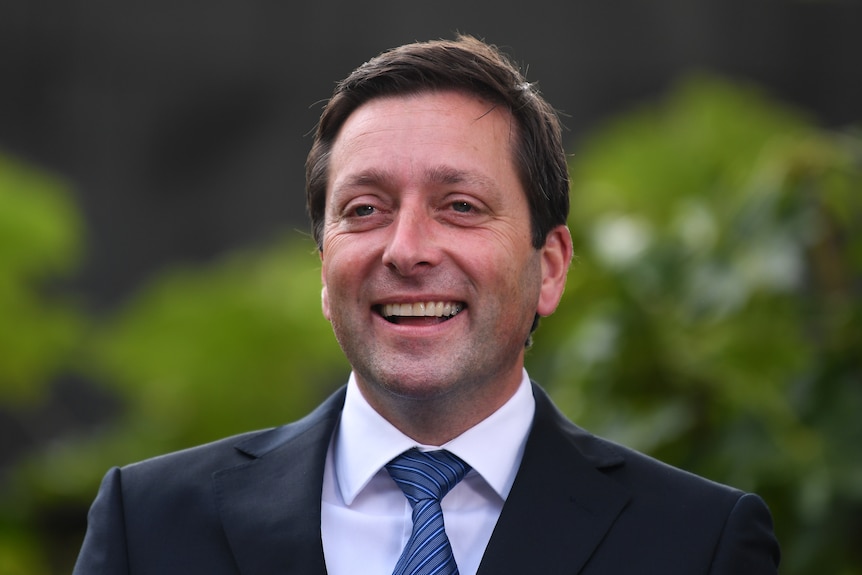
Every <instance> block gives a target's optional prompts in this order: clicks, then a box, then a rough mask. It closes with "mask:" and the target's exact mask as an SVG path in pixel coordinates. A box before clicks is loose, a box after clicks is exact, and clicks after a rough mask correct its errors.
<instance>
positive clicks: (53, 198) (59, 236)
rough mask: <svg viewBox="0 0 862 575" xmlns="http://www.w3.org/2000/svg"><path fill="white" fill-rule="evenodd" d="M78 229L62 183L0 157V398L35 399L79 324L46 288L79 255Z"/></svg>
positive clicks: (65, 357)
mask: <svg viewBox="0 0 862 575" xmlns="http://www.w3.org/2000/svg"><path fill="white" fill-rule="evenodd" d="M81 243H82V226H81V221H80V218H79V217H78V214H77V212H76V208H75V206H74V204H73V203H72V199H71V198H70V197H69V195H68V194H67V193H66V187H65V184H64V183H63V182H62V180H59V179H57V178H54V177H51V176H48V175H45V174H41V173H38V172H36V171H34V170H32V169H29V168H28V167H27V166H25V165H23V164H21V163H20V162H17V161H15V160H13V159H11V158H8V157H4V156H2V155H0V402H2V403H3V404H12V405H21V404H22V403H32V402H36V401H39V400H40V399H41V398H42V394H43V392H44V390H45V387H46V385H48V384H49V383H50V381H51V378H52V377H53V376H55V375H56V373H57V371H58V370H60V369H62V367H63V366H64V365H65V364H66V363H67V362H68V361H69V360H70V359H71V354H72V352H73V349H74V347H75V345H76V341H77V340H78V339H79V338H80V336H81V334H82V330H83V329H84V325H85V322H84V317H83V315H82V314H81V313H80V311H79V309H78V308H77V307H76V306H75V305H74V302H70V301H66V300H65V299H64V298H62V297H60V296H58V295H57V294H56V293H55V294H52V293H51V288H52V285H51V282H52V281H54V282H56V281H57V280H58V279H60V278H62V277H63V276H64V275H65V274H68V273H69V272H71V271H72V270H73V269H74V266H75V265H76V264H77V262H78V259H79V257H80V251H81Z"/></svg>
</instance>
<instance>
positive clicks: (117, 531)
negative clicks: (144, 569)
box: [72, 467, 129, 575]
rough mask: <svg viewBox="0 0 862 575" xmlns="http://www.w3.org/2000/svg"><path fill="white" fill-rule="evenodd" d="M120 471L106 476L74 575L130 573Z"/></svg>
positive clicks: (118, 574) (120, 574) (93, 506)
mask: <svg viewBox="0 0 862 575" xmlns="http://www.w3.org/2000/svg"><path fill="white" fill-rule="evenodd" d="M120 477H121V476H120V470H119V469H118V468H116V467H115V468H113V469H111V470H110V471H108V473H107V474H106V475H105V478H104V479H103V480H102V486H101V487H100V488H99V493H98V495H96V499H95V501H93V505H92V506H91V507H90V513H89V515H88V518H87V534H86V535H85V536H84V544H83V545H82V546H81V552H80V553H79V555H78V561H77V562H76V563H75V569H74V571H73V572H72V573H73V575H101V574H104V575H108V574H110V575H122V574H124V573H128V572H129V561H128V552H127V549H126V527H125V525H126V523H125V516H124V512H123V496H122V486H121V479H120Z"/></svg>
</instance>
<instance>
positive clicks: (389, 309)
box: [383, 301, 463, 317]
mask: <svg viewBox="0 0 862 575" xmlns="http://www.w3.org/2000/svg"><path fill="white" fill-rule="evenodd" d="M462 307H463V306H462V305H461V304H460V303H455V302H442V301H438V302H432V301H429V302H424V303H423V302H420V303H388V304H385V305H384V306H383V315H384V316H386V317H391V316H395V315H397V316H402V317H410V316H413V317H423V316H425V317H445V316H450V315H455V314H456V313H458V312H459V311H461V309H462Z"/></svg>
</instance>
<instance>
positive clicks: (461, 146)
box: [330, 91, 515, 186]
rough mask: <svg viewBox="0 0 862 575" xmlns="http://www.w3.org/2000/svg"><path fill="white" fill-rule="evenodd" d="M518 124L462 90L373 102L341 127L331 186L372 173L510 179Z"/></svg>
mask: <svg viewBox="0 0 862 575" xmlns="http://www.w3.org/2000/svg"><path fill="white" fill-rule="evenodd" d="M514 124H515V122H514V119H513V118H512V116H511V114H510V113H509V111H508V110H507V109H506V108H504V107H501V106H497V105H495V104H493V103H490V102H488V101H486V100H483V99H481V98H479V97H476V96H473V95H469V94H465V93H461V92H454V91H452V92H449V91H444V92H424V93H419V94H415V95H402V96H391V97H389V96H387V97H380V98H375V99H373V100H370V101H369V102H366V103H364V104H363V105H362V106H360V107H359V108H357V109H356V110H354V112H353V113H352V114H351V115H350V116H349V117H348V118H347V120H346V121H345V122H344V125H343V126H342V127H341V130H340V131H339V133H338V136H337V137H336V139H335V142H334V143H333V147H332V150H331V157H330V161H331V164H330V168H331V172H330V176H332V178H331V179H330V185H331V186H332V185H337V180H338V179H339V177H344V176H345V175H346V174H350V173H355V172H356V171H366V170H369V169H375V170H382V169H387V170H397V171H402V172H404V171H405V170H406V171H408V172H409V171H412V170H416V169H418V168H421V169H422V170H424V171H426V172H429V173H431V172H439V171H440V170H443V171H454V172H459V173H464V174H474V175H475V176H476V177H478V178H491V179H494V178H502V179H506V178H510V177H512V176H513V175H514V174H515V166H514V162H513V158H514V154H513V153H512V150H513V138H514V135H515V134H514V132H515V125H514Z"/></svg>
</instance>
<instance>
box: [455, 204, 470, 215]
mask: <svg viewBox="0 0 862 575" xmlns="http://www.w3.org/2000/svg"><path fill="white" fill-rule="evenodd" d="M452 209H453V210H455V211H456V212H459V213H462V214H467V213H469V212H471V211H473V206H472V205H471V204H469V203H467V202H452Z"/></svg>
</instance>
